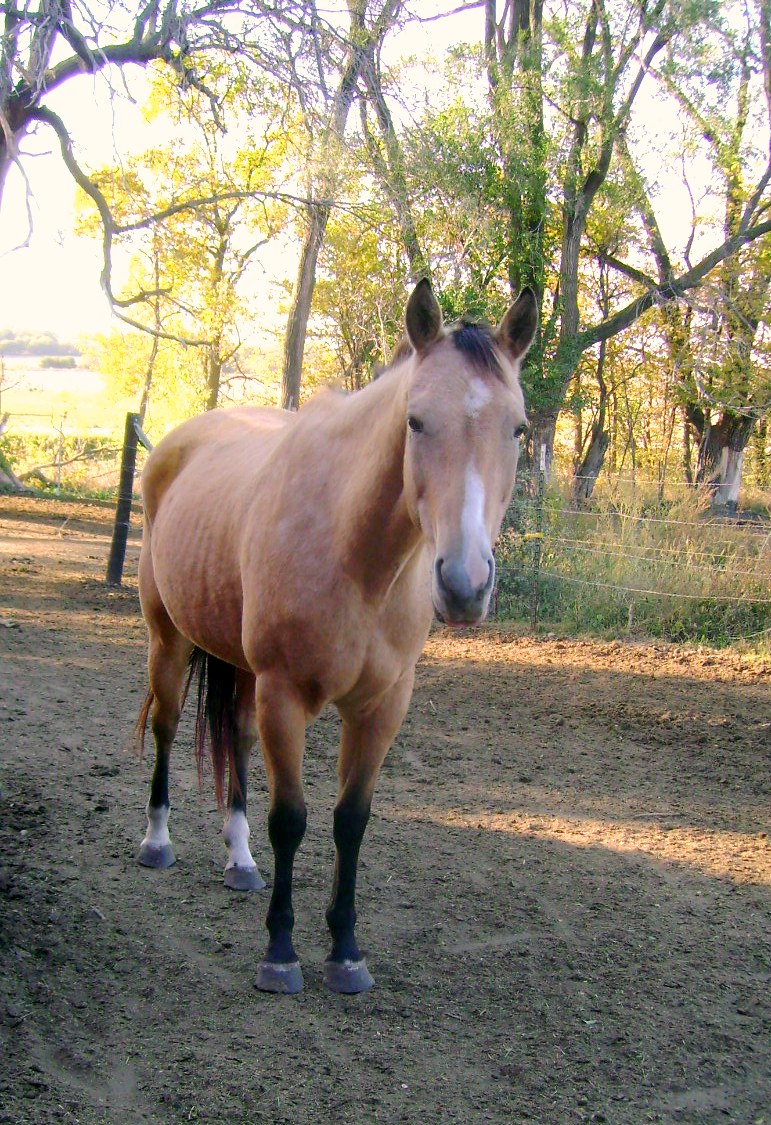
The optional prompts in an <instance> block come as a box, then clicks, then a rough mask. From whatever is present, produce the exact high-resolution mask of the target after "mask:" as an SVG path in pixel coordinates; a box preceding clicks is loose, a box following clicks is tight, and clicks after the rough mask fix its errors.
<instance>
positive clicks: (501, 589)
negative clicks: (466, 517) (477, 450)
mask: <svg viewBox="0 0 771 1125" xmlns="http://www.w3.org/2000/svg"><path fill="white" fill-rule="evenodd" d="M142 436H144V435H142ZM9 438H11V435H6V437H5V438H4V439H3V448H4V450H5V452H6V454H9V455H10V456H11V457H12V459H13V458H14V454H15V455H16V458H17V461H18V457H19V456H20V454H21V448H19V449H18V450H14V448H13V442H12V439H11V441H10V448H9ZM120 455H121V443H120V442H116V441H115V439H114V438H81V437H78V436H76V435H69V434H66V433H64V432H62V430H61V428H60V429H59V430H56V428H54V429H53V430H52V432H51V433H49V434H44V435H41V436H39V437H38V439H37V445H35V446H33V447H32V448H30V446H29V442H28V441H27V443H26V446H25V449H24V456H25V458H26V460H27V464H28V465H29V464H30V463H31V464H32V465H33V467H34V466H42V468H38V470H37V471H33V472H32V473H31V474H30V475H29V477H28V479H29V482H30V483H31V484H33V485H34V486H35V487H37V488H40V487H43V488H45V490H46V491H47V492H48V493H49V494H50V492H54V493H57V492H58V493H59V494H65V493H66V494H69V495H73V494H75V495H83V496H98V497H102V498H110V499H114V500H116V502H117V501H118V498H119V496H120V494H121V492H125V489H126V484H125V481H124V484H123V487H122V488H121V462H120ZM146 456H147V453H146V450H145V449H144V448H143V446H142V442H141V439H140V443H139V446H138V449H137V451H136V470H137V472H136V477H135V480H134V486H133V500H134V508H135V511H136V509H137V506H138V503H139V500H138V494H139V482H140V479H141V470H142V467H143V465H144V462H145V459H146ZM574 483H575V482H574V481H571V482H569V483H568V482H560V481H555V482H551V483H550V482H548V481H547V478H546V473H545V472H544V471H543V468H542V467H538V468H537V469H536V470H535V471H534V472H532V473H530V474H527V473H525V474H521V475H520V477H519V479H518V482H517V491H516V494H515V497H514V500H513V502H512V504H511V506H510V508H509V510H508V512H507V514H506V517H505V520H504V524H503V529H502V532H501V535H500V538H499V541H498V544H497V547H496V561H497V572H498V582H497V589H496V594H495V598H494V603H493V607H492V617H493V619H494V620H497V621H499V622H503V621H514V622H521V623H525V624H527V625H529V627H530V629H531V630H532V631H534V632H535V631H538V630H539V629H541V630H543V629H546V630H548V629H552V628H559V629H565V630H569V631H573V632H583V631H591V632H597V631H601V632H606V633H609V634H612V635H619V634H638V633H639V634H644V635H654V636H662V637H666V638H669V639H673V640H689V641H704V642H708V643H725V642H730V641H735V640H737V639H751V638H757V637H769V638H771V518H770V517H769V511H770V510H771V495H766V496H761V498H760V503H759V504H757V505H756V510H755V511H754V512H750V513H748V512H746V511H743V512H742V513H741V515H740V517H738V518H726V517H725V516H717V515H716V514H715V513H714V512H713V511H712V509H711V508H710V503H709V496H708V495H706V494H705V493H704V492H703V490H696V489H693V488H689V487H688V486H686V485H684V484H682V483H681V482H676V481H671V482H667V483H666V486H665V487H662V483H661V482H660V481H658V480H645V479H644V478H641V477H640V476H639V475H635V476H631V477H629V476H627V477H621V476H619V475H613V474H611V473H606V474H604V475H603V476H602V477H601V478H600V480H599V481H598V484H597V487H596V489H595V493H594V495H593V497H592V500H591V501H590V502H589V503H588V504H584V505H583V506H581V507H574V506H573V505H572V504H571V503H570V502H569V501H568V500H567V497H568V496H569V495H570V494H571V488H570V484H574ZM127 499H128V497H126V496H123V502H124V503H125V502H126V500H127ZM121 519H124V520H125V517H121Z"/></svg>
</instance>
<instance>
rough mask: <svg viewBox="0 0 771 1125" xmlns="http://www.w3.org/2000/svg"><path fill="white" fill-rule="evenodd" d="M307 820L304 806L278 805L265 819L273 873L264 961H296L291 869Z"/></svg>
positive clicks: (284, 962) (283, 962) (282, 962)
mask: <svg viewBox="0 0 771 1125" xmlns="http://www.w3.org/2000/svg"><path fill="white" fill-rule="evenodd" d="M306 819H307V817H306V811H305V805H304V804H300V805H288V804H277V805H275V806H274V807H273V808H272V809H271V811H270V814H269V816H268V835H269V836H270V842H271V844H272V846H273V856H274V860H275V869H274V871H275V873H274V879H273V893H272V895H271V898H270V906H269V907H268V916H267V919H266V925H267V927H268V933H269V935H270V940H269V942H268V952H267V953H266V955H265V960H266V961H271V962H275V963H279V964H286V963H288V962H291V961H296V960H297V956H296V954H295V951H294V946H293V945H292V930H293V928H294V911H293V909H292V869H293V865H294V857H295V853H296V852H297V849H298V848H299V846H300V842H301V841H302V838H303V836H304V835H305V823H306Z"/></svg>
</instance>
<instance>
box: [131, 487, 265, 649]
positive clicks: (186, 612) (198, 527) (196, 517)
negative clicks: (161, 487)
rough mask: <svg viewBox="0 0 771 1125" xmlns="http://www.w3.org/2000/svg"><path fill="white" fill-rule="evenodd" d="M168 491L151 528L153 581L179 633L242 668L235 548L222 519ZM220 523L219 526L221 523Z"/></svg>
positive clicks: (240, 601)
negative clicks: (189, 509) (195, 508)
mask: <svg viewBox="0 0 771 1125" xmlns="http://www.w3.org/2000/svg"><path fill="white" fill-rule="evenodd" d="M186 506H189V505H185V504H184V502H182V501H180V500H175V498H174V496H173V492H172V493H170V495H169V496H167V497H166V498H165V502H164V504H163V505H162V507H161V510H160V511H159V513H158V515H157V517H156V521H155V524H154V526H153V529H152V535H151V541H150V550H151V554H152V564H153V574H154V578H155V584H156V586H157V588H158V592H159V594H160V596H161V599H162V601H163V604H164V607H165V608H166V611H167V612H168V614H169V616H170V617H171V620H172V621H173V622H174V624H175V626H176V627H177V629H179V631H180V632H181V633H182V634H183V635H184V636H185V637H187V638H188V640H190V641H192V642H193V643H194V644H196V645H198V646H199V647H201V648H204V649H206V651H207V652H211V653H213V654H214V655H215V656H218V657H220V658H221V659H222V660H227V661H228V662H229V663H231V664H236V665H239V666H243V667H245V666H246V665H245V658H244V653H243V648H242V644H241V614H242V596H241V580H240V574H239V569H238V560H237V552H236V551H235V550H231V549H228V546H227V543H228V538H229V536H228V528H227V521H225V520H224V519H223V518H222V510H221V509H220V513H221V514H220V518H219V519H218V518H217V512H218V509H217V508H216V506H214V507H212V508H210V509H209V511H208V512H207V513H202V512H201V511H200V510H199V511H196V512H187V513H186V512H185V511H184V508H185V507H186ZM223 525H224V526H223Z"/></svg>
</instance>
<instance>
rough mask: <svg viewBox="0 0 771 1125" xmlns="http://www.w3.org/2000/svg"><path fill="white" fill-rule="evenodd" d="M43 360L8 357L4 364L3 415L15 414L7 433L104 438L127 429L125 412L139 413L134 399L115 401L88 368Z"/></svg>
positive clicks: (0, 408)
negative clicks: (47, 363) (45, 365)
mask: <svg viewBox="0 0 771 1125" xmlns="http://www.w3.org/2000/svg"><path fill="white" fill-rule="evenodd" d="M40 364H41V360H40V357H39V356H10V357H7V358H5V359H4V360H3V368H4V378H3V382H2V386H0V415H2V414H4V413H6V412H8V413H9V414H10V415H11V425H10V427H9V429H12V430H13V431H16V432H24V433H36V434H47V433H54V432H55V431H58V430H59V429H60V428H63V429H64V432H65V433H68V434H78V435H84V436H85V435H89V436H104V437H109V436H112V435H118V434H120V433H122V431H123V424H124V419H125V416H126V411H127V410H131V409H136V404H135V403H133V402H131V401H130V400H126V401H125V402H116V401H115V399H114V398H113V396H112V395H109V394H108V391H107V383H106V380H105V379H104V377H103V376H102V375H100V374H99V373H98V372H96V371H89V370H88V369H87V368H85V367H75V368H69V369H66V370H58V369H55V368H43V367H41V365H40Z"/></svg>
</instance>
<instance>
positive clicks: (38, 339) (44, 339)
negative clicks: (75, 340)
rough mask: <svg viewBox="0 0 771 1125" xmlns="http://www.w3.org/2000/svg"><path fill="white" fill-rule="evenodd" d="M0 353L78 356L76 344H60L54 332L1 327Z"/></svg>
mask: <svg viewBox="0 0 771 1125" xmlns="http://www.w3.org/2000/svg"><path fill="white" fill-rule="evenodd" d="M0 355H33V356H37V355H40V356H42V355H49V356H69V355H71V356H78V355H80V352H79V351H78V349H77V348H76V347H75V346H74V344H60V343H59V341H58V340H57V338H56V336H54V334H53V332H14V331H13V330H12V329H10V328H0Z"/></svg>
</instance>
